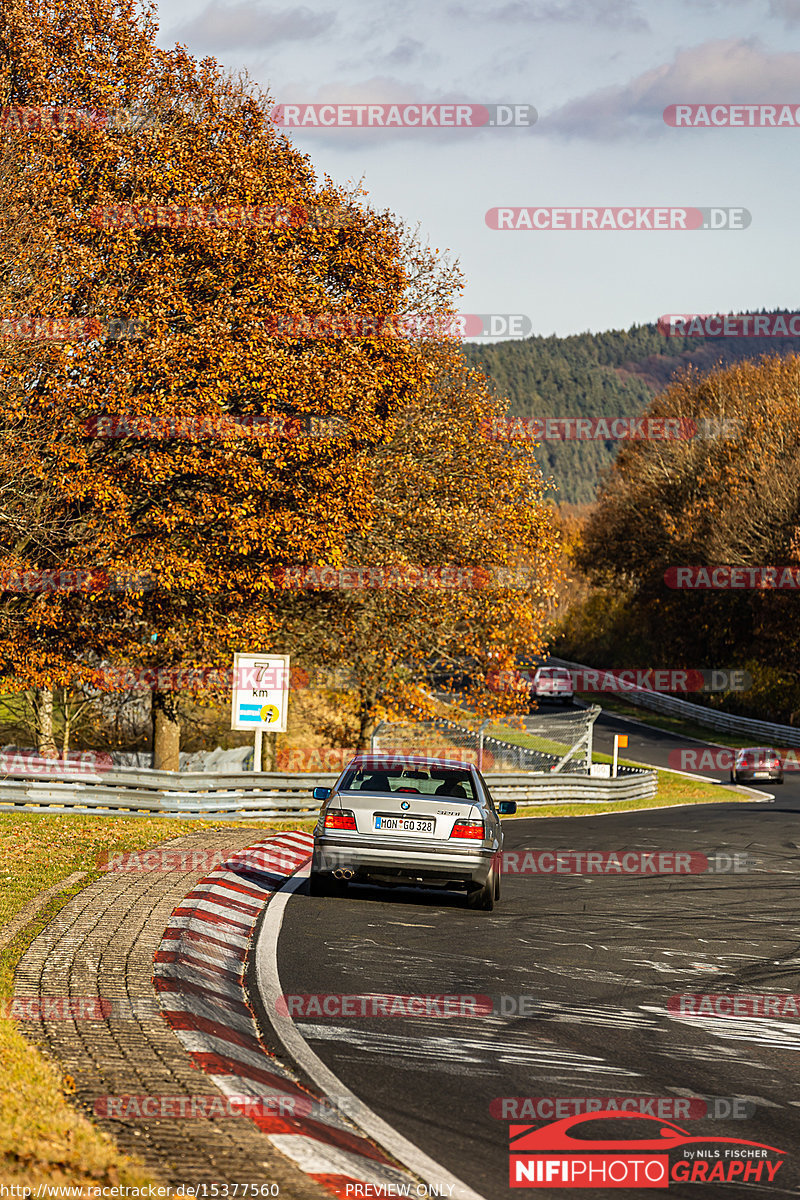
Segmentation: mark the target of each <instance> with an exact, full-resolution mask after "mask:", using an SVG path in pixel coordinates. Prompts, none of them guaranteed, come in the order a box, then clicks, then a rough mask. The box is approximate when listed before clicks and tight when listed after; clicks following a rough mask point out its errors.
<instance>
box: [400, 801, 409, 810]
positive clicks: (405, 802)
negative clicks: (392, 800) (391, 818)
mask: <svg viewBox="0 0 800 1200" xmlns="http://www.w3.org/2000/svg"><path fill="white" fill-rule="evenodd" d="M400 807H401V808H411V805H410V804H409V803H408V801H407V800H403V801H402V802H401V804H400Z"/></svg>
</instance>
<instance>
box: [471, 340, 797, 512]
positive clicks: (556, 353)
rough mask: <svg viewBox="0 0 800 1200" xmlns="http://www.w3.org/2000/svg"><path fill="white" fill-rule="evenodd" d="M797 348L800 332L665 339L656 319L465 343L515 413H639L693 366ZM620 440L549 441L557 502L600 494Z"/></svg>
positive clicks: (545, 465)
mask: <svg viewBox="0 0 800 1200" xmlns="http://www.w3.org/2000/svg"><path fill="white" fill-rule="evenodd" d="M790 352H793V353H798V352H800V338H793V337H779V338H767V337H761V338H754V337H747V338H713V337H709V338H697V337H693V338H679V337H665V336H664V334H662V333H660V332H659V330H658V329H657V327H656V326H655V325H633V326H631V328H630V329H629V330H621V329H619V330H610V331H608V332H605V333H581V334H576V335H574V336H572V337H532V338H526V339H525V340H524V341H505V342H497V343H495V344H494V345H491V346H476V345H469V346H467V347H466V353H467V355H468V357H469V358H470V360H471V361H474V362H477V363H480V364H481V365H482V366H483V369H484V370H485V371H486V373H487V375H488V376H489V377H490V378H491V379H492V380H493V381H494V383H495V385H496V386H497V389H498V391H499V392H500V393H501V395H505V396H507V397H508V399H509V401H510V412H512V413H513V414H515V415H517V416H520V417H525V418H529V417H537V418H543V417H606V418H613V417H620V416H624V417H633V416H637V415H638V414H639V413H640V412H641V411H642V409H643V408H644V407H645V406H646V405H647V404H648V403H649V401H650V399H651V398H652V397H653V396H654V395H655V394H656V393H657V392H659V391H661V390H662V388H663V387H664V386H665V385H666V383H667V382H668V381H669V380H670V378H672V376H673V375H674V374H675V373H676V372H679V371H682V370H685V369H686V368H687V367H695V368H696V369H697V370H698V371H701V372H702V371H708V370H710V369H711V368H712V367H713V366H715V365H717V364H718V363H720V362H722V363H733V362H737V361H739V360H741V359H743V358H759V357H760V356H761V355H764V354H787V353H790ZM618 444H619V443H616V442H611V441H609V442H603V441H568V442H544V443H542V445H541V446H540V447H539V448H538V449H537V451H536V455H537V458H538V459H539V462H540V463H541V466H542V469H543V470H544V473H545V475H546V476H552V478H553V481H554V483H555V484H556V485H557V487H558V491H557V492H556V493H555V495H556V496H557V498H558V500H559V501H567V502H572V503H584V502H587V501H591V500H593V499H594V497H595V494H596V490H597V484H598V481H599V477H600V472H601V471H602V469H603V468H604V467H606V466H608V465H609V464H610V463H611V462H612V460H613V458H614V455H615V453H616V449H617V446H618Z"/></svg>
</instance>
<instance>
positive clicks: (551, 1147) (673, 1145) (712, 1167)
mask: <svg viewBox="0 0 800 1200" xmlns="http://www.w3.org/2000/svg"><path fill="white" fill-rule="evenodd" d="M620 1120H621V1121H627V1122H628V1124H629V1125H630V1124H634V1126H639V1127H640V1128H644V1130H645V1131H646V1132H647V1133H651V1134H652V1136H650V1137H647V1136H645V1137H637V1138H631V1137H630V1136H628V1137H620V1138H615V1137H613V1135H611V1136H610V1135H609V1134H608V1133H607V1132H606V1131H605V1129H604V1134H605V1136H603V1137H596V1138H592V1137H588V1138H587V1137H576V1135H575V1133H574V1130H575V1127H576V1126H578V1127H581V1128H582V1130H583V1131H584V1132H586V1130H587V1129H588V1130H589V1132H590V1133H591V1132H598V1133H599V1130H596V1131H593V1130H592V1123H593V1122H596V1121H602V1122H607V1121H620ZM644 1122H647V1124H646V1125H644V1124H643V1123H644ZM509 1139H510V1146H509V1151H510V1163H509V1167H510V1178H509V1183H510V1185H511V1187H548V1188H567V1187H569V1188H592V1189H593V1190H594V1191H595V1192H597V1191H598V1189H600V1190H604V1189H605V1188H631V1187H640V1188H641V1187H646V1188H668V1187H669V1185H670V1183H671V1182H673V1183H760V1182H765V1183H771V1182H772V1181H773V1180H774V1179H775V1176H776V1175H777V1173H778V1171H779V1170H780V1168H781V1166H782V1164H783V1158H784V1151H783V1150H779V1149H778V1147H777V1146H768V1145H766V1143H764V1142H753V1141H749V1140H746V1139H744V1138H731V1137H719V1136H718V1135H717V1134H706V1135H705V1136H700V1137H696V1136H693V1135H692V1134H690V1133H689V1132H688V1130H686V1129H682V1128H681V1126H680V1125H674V1124H673V1123H672V1122H670V1121H663V1120H661V1119H659V1118H658V1117H650V1116H647V1115H645V1114H639V1113H637V1114H633V1113H629V1112H620V1111H619V1110H618V1109H613V1110H610V1109H604V1110H603V1111H601V1112H596V1113H592V1114H591V1115H586V1114H584V1113H579V1114H577V1115H575V1116H571V1117H565V1118H564V1120H562V1121H554V1122H552V1124H549V1125H544V1126H542V1127H540V1128H537V1127H536V1126H533V1125H511V1126H509ZM687 1146H688V1147H696V1146H705V1147H708V1149H706V1150H704V1151H698V1152H697V1153H696V1154H695V1153H692V1152H691V1151H689V1152H687V1151H686V1150H685V1149H684V1148H685V1147H687ZM680 1149H683V1150H684V1153H683V1155H682V1157H678V1156H676V1155H674V1153H673V1159H674V1161H672V1162H671V1161H670V1152H674V1151H676V1150H680ZM775 1155H777V1156H779V1157H778V1159H777V1161H776V1160H775V1159H774V1157H773V1156H775Z"/></svg>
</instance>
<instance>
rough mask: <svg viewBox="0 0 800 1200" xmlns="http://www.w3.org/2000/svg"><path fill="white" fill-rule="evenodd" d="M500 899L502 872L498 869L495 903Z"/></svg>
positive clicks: (495, 877) (495, 884) (495, 881)
mask: <svg viewBox="0 0 800 1200" xmlns="http://www.w3.org/2000/svg"><path fill="white" fill-rule="evenodd" d="M499 899H500V872H499V871H496V872H495V876H494V902H495V904H496V903H497V901H498V900H499Z"/></svg>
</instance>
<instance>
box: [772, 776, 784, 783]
mask: <svg viewBox="0 0 800 1200" xmlns="http://www.w3.org/2000/svg"><path fill="white" fill-rule="evenodd" d="M772 782H773V783H783V776H782V775H781V777H780V779H773V781H772Z"/></svg>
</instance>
